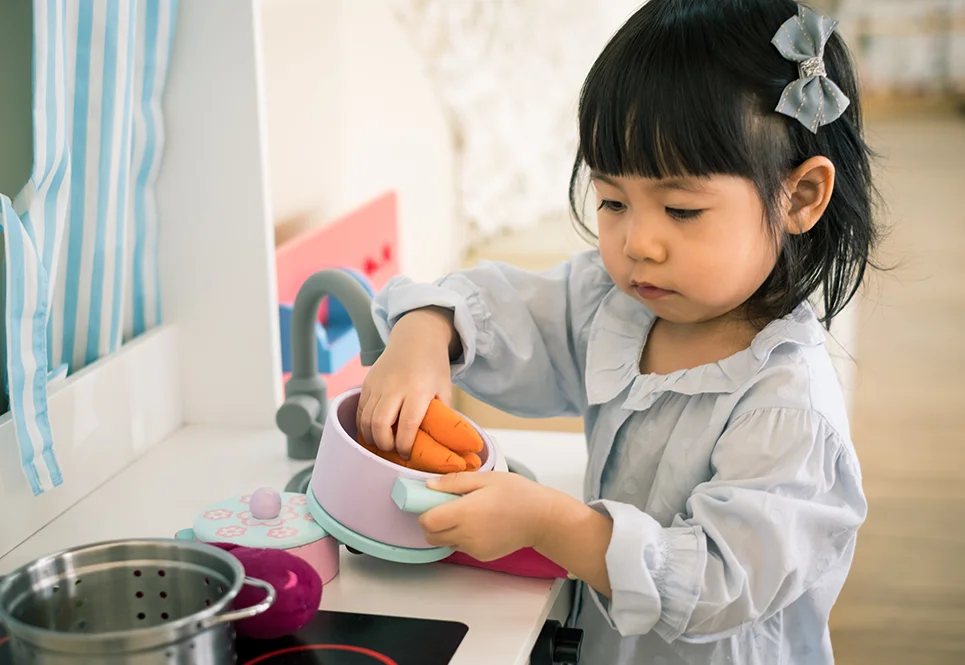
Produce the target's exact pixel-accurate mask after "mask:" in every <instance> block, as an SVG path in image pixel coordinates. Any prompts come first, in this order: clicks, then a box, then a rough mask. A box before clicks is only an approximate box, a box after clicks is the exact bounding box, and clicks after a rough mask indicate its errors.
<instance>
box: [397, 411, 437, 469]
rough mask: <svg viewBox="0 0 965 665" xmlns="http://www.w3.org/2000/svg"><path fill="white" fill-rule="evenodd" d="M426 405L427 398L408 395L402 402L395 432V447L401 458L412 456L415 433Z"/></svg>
mask: <svg viewBox="0 0 965 665" xmlns="http://www.w3.org/2000/svg"><path fill="white" fill-rule="evenodd" d="M428 406H429V400H428V399H425V398H422V397H414V396H409V397H406V398H405V401H404V402H402V410H401V411H400V412H399V426H398V430H397V431H396V433H395V449H396V450H398V451H399V454H400V455H402V458H403V459H409V458H410V457H411V456H412V446H413V445H414V444H415V437H416V433H417V432H418V431H419V425H421V424H422V419H423V418H424V417H425V415H426V407H428Z"/></svg>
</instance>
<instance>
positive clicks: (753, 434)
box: [591, 408, 867, 643]
mask: <svg viewBox="0 0 965 665" xmlns="http://www.w3.org/2000/svg"><path fill="white" fill-rule="evenodd" d="M711 468H712V472H713V476H712V478H711V479H710V480H709V481H708V482H705V483H702V484H700V485H698V486H697V487H696V489H695V490H694V491H693V492H692V494H691V496H690V498H689V500H688V502H687V511H686V513H687V514H678V515H677V516H676V517H675V518H674V520H673V522H672V524H671V525H670V527H668V528H662V527H661V526H660V524H658V523H657V522H656V521H655V520H654V519H653V518H652V517H651V516H649V515H647V514H646V513H644V512H643V511H641V510H639V509H637V508H635V507H633V506H630V505H627V504H623V503H618V502H613V501H607V500H603V501H598V502H595V503H593V504H591V505H593V507H594V508H596V509H597V510H600V511H601V512H603V513H604V514H607V515H609V516H610V517H611V518H612V519H613V521H614V528H613V536H612V538H611V542H610V545H609V548H608V551H607V555H606V565H607V570H608V573H609V576H610V583H611V587H612V590H613V592H612V596H611V598H609V599H606V598H603V597H601V596H600V595H599V594H596V593H595V592H594V593H592V595H593V598H594V601H595V602H596V604H597V605H598V606H599V607H600V609H601V611H602V612H603V614H604V616H605V617H606V619H607V621H608V623H609V624H610V626H611V627H612V628H614V629H615V630H617V631H619V633H620V634H621V635H624V636H630V635H643V634H647V633H649V632H651V631H654V632H655V633H657V634H658V635H660V637H661V638H663V639H664V640H665V641H667V642H671V641H676V640H679V641H684V642H697V643H699V642H711V641H717V640H719V639H722V638H724V637H727V636H729V635H733V634H735V633H737V632H738V631H740V630H741V629H742V628H743V627H745V626H746V625H747V624H749V623H751V622H756V621H762V620H765V619H767V618H769V617H771V616H774V615H775V614H776V613H778V612H780V611H781V610H782V609H784V608H786V607H787V606H788V605H790V604H791V603H793V602H794V601H796V600H797V599H799V598H800V597H801V596H802V595H803V594H805V593H806V592H808V591H810V590H812V589H813V588H814V587H815V586H816V585H817V584H819V582H820V580H822V578H824V577H826V576H834V575H840V574H842V573H843V571H846V570H847V568H848V567H849V566H850V563H851V557H852V555H853V548H854V542H855V536H856V531H857V529H858V527H859V526H860V525H861V524H862V522H863V521H864V518H865V515H866V511H867V504H866V501H865V497H864V494H863V491H862V488H861V475H860V471H859V469H858V466H857V462H856V461H855V459H854V457H853V451H852V450H851V449H850V447H849V446H847V445H845V443H844V442H843V440H842V439H841V437H839V435H838V433H837V432H835V431H834V429H833V428H832V427H831V426H830V425H829V424H828V423H827V421H826V420H825V419H824V418H823V417H821V416H820V415H818V414H816V413H815V412H813V411H810V410H806V409H801V410H797V409H785V408H767V409H760V410H756V411H751V412H749V413H745V414H743V415H741V416H738V417H737V418H736V419H735V420H734V421H733V422H732V424H731V425H730V426H729V427H728V428H727V429H726V430H725V431H724V433H723V435H722V436H721V438H720V439H719V440H718V442H717V445H716V447H715V449H714V452H713V454H712V456H711Z"/></svg>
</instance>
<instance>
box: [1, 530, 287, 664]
mask: <svg viewBox="0 0 965 665" xmlns="http://www.w3.org/2000/svg"><path fill="white" fill-rule="evenodd" d="M245 583H248V584H253V585H255V586H259V587H261V588H263V589H264V590H265V591H266V592H267V597H266V598H265V599H264V600H263V601H262V602H261V603H259V604H258V605H255V606H253V607H250V608H246V609H243V610H235V611H225V610H226V609H227V608H229V606H230V605H231V602H232V600H233V599H234V598H235V596H236V595H237V594H238V592H239V591H240V589H241V586H242V584H245ZM274 600H275V591H274V589H273V588H272V587H271V585H269V584H267V583H265V582H262V581H260V580H255V579H251V578H245V576H244V569H243V568H242V566H241V563H240V562H239V561H238V560H237V559H235V558H234V557H233V556H231V555H230V554H229V553H228V552H225V551H223V550H221V549H218V548H216V547H213V546H210V545H204V544H201V543H191V542H186V541H180V540H136V541H129V540H127V541H114V542H108V543H99V544H95V545H87V546H83V547H79V548H75V549H72V550H66V551H63V552H59V553H57V554H54V555H51V556H48V557H44V558H41V559H38V560H36V561H34V562H32V563H30V564H27V565H26V566H23V567H22V568H20V569H19V570H17V571H15V572H13V573H11V574H10V575H9V576H7V577H6V578H4V579H3V581H2V582H0V622H3V623H4V624H6V628H7V631H8V633H9V634H10V638H11V639H10V644H11V646H12V648H13V653H14V662H15V663H17V665H20V663H21V662H22V663H29V664H36V665H63V664H66V663H71V664H72V665H81V664H84V663H87V664H89V665H95V664H97V665H115V664H117V665H119V664H120V663H123V664H124V665H155V664H161V663H163V664H165V665H169V664H174V663H196V664H198V665H201V664H208V663H211V664H216V663H217V664H220V663H233V662H235V660H236V658H235V652H234V631H233V630H232V629H231V626H230V622H232V621H236V620H239V619H244V618H248V617H251V616H254V615H256V614H260V613H261V612H264V611H265V610H267V609H268V608H269V607H270V606H271V605H272V603H273V602H274Z"/></svg>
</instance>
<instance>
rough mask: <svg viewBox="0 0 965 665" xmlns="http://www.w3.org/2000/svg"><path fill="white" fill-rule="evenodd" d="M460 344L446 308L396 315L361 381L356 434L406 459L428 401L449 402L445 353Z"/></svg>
mask: <svg viewBox="0 0 965 665" xmlns="http://www.w3.org/2000/svg"><path fill="white" fill-rule="evenodd" d="M461 348H462V345H461V343H460V341H459V338H458V335H457V334H456V332H455V328H454V327H453V324H452V311H451V310H444V309H440V308H434V307H433V308H426V309H419V310H414V311H412V312H409V313H408V314H406V315H405V316H403V317H402V318H401V319H399V321H398V322H396V324H395V326H393V328H392V332H391V334H390V335H389V342H388V344H386V346H385V351H383V352H382V355H381V356H379V359H378V360H377V361H376V362H375V364H373V365H372V368H371V369H370V370H369V372H368V374H367V375H366V377H365V380H364V381H363V382H362V394H361V396H360V397H359V408H358V413H357V416H356V417H357V424H358V429H359V432H361V434H362V437H363V438H364V439H365V440H366V441H368V442H369V443H371V444H373V445H375V446H377V447H378V448H379V449H381V450H383V451H386V452H389V451H391V450H393V449H395V450H397V451H398V453H399V455H401V456H402V458H403V459H406V460H407V459H409V456H410V454H411V452H412V445H413V443H414V442H415V436H416V432H417V431H418V430H419V425H421V424H422V420H423V418H425V415H426V410H427V409H428V408H429V402H431V401H432V399H433V398H434V397H436V398H438V399H439V400H441V401H442V402H443V403H444V404H446V405H447V406H449V405H450V404H451V402H452V382H451V378H450V377H451V375H450V365H449V363H450V354H451V353H453V354H458V353H459V352H460V351H461Z"/></svg>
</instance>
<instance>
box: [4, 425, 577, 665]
mask: <svg viewBox="0 0 965 665" xmlns="http://www.w3.org/2000/svg"><path fill="white" fill-rule="evenodd" d="M491 434H492V435H493V436H494V438H495V439H496V440H497V442H498V444H499V446H500V447H501V449H502V451H503V453H504V455H506V456H507V457H508V458H510V459H511V460H517V461H519V462H522V463H523V464H524V465H526V466H527V467H528V468H529V469H531V470H532V471H533V472H534V473H535V474H536V476H537V477H538V479H539V481H540V482H541V483H543V484H545V485H549V486H552V487H555V488H557V489H560V490H563V491H566V492H569V493H570V494H572V495H574V496H576V497H579V496H581V492H582V477H583V469H584V468H585V464H586V452H585V443H584V439H583V436H582V435H577V434H566V433H557V432H524V431H500V430H496V431H493V432H491ZM306 466H308V464H307V463H305V462H295V461H292V460H289V459H288V458H287V457H286V455H285V441H284V438H283V436H282V435H281V434H280V433H279V432H277V431H274V430H267V431H266V430H261V431H252V430H229V429H223V428H206V427H194V426H192V427H186V428H184V429H182V430H180V431H178V432H177V433H175V434H174V435H173V436H171V437H170V438H169V439H167V440H166V441H164V442H162V443H160V444H158V445H157V446H156V447H155V448H153V449H152V450H151V451H149V452H148V453H147V454H146V455H145V456H144V457H142V458H140V459H139V460H137V461H136V462H134V463H133V464H132V465H131V466H129V467H128V468H127V469H125V470H124V471H123V472H121V473H120V474H119V475H117V476H116V477H114V478H113V479H111V480H110V481H108V482H107V483H105V484H104V485H103V486H101V487H100V488H98V489H97V490H95V491H94V492H92V493H91V494H90V495H89V496H87V497H86V498H84V499H83V500H81V501H80V502H79V503H78V504H76V505H74V506H73V507H72V508H70V509H69V510H68V511H67V512H65V513H64V514H62V515H61V516H60V517H58V518H57V519H55V520H54V521H52V522H51V523H50V524H48V525H47V526H45V527H44V528H43V529H41V530H40V531H38V532H37V533H36V534H35V535H33V536H32V537H31V538H30V539H28V540H27V541H26V542H24V543H22V544H21V545H20V546H18V547H17V548H15V549H14V550H13V551H11V552H10V553H9V554H7V555H6V556H4V557H3V558H0V575H2V574H5V573H8V572H10V571H11V570H13V569H14V568H16V567H18V566H20V565H22V564H24V563H26V562H28V561H31V560H33V559H35V558H37V557H39V556H43V555H46V554H49V553H51V552H54V551H57V550H60V549H63V548H67V547H72V546H75V545H80V544H84V543H91V542H97V541H101V540H112V539H116V538H137V537H151V538H157V537H164V538H170V537H173V535H174V533H175V532H176V531H177V530H178V529H182V528H185V527H190V526H191V524H192V523H193V521H194V518H195V516H196V515H197V513H199V512H200V511H202V510H204V508H205V507H207V506H208V505H210V504H213V503H215V502H217V501H219V500H222V499H225V498H227V497H230V496H234V495H240V494H244V493H247V492H251V491H252V490H254V489H257V488H258V487H262V486H272V487H276V488H277V489H279V490H280V489H282V488H283V487H284V485H285V483H287V482H288V480H289V479H290V478H291V477H292V476H293V475H294V474H295V473H297V472H298V471H299V470H301V469H303V468H305V467H306ZM564 584H565V582H563V581H556V582H553V581H549V580H533V579H526V578H519V577H513V576H511V575H504V574H500V573H494V572H489V571H484V570H477V569H474V568H470V567H466V566H458V565H452V564H430V565H406V564H395V563H390V562H386V561H380V560H377V559H373V558H371V557H367V556H357V555H352V554H349V553H348V552H346V551H345V550H344V549H343V550H342V556H341V562H340V572H339V575H338V577H336V578H335V579H334V580H332V581H331V582H330V583H329V584H327V585H325V588H324V590H323V593H322V605H321V607H322V609H326V610H333V611H343V612H358V613H365V614H387V615H395V616H408V617H420V618H427V619H444V620H449V621H459V622H462V623H465V624H466V625H467V626H469V632H468V633H467V634H466V637H465V639H464V640H463V642H462V644H461V645H460V647H459V650H458V651H457V653H456V655H455V657H454V658H453V660H452V662H451V665H482V664H483V663H486V664H487V665H488V664H495V665H504V664H505V665H525V664H526V663H528V661H529V652H530V650H531V648H532V644H533V643H534V641H535V640H536V637H537V635H538V634H539V631H540V629H541V628H542V626H543V622H544V621H545V620H546V619H547V618H548V617H549V616H550V615H551V612H553V614H554V615H558V613H559V612H560V611H564V612H565V611H566V610H565V608H564V609H562V610H561V608H563V607H564V604H565V600H566V599H565V597H561V596H560V591H561V590H562V589H563V587H564ZM554 606H555V607H554Z"/></svg>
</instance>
